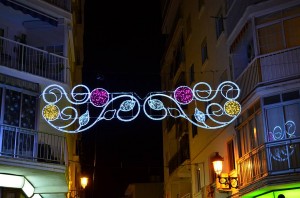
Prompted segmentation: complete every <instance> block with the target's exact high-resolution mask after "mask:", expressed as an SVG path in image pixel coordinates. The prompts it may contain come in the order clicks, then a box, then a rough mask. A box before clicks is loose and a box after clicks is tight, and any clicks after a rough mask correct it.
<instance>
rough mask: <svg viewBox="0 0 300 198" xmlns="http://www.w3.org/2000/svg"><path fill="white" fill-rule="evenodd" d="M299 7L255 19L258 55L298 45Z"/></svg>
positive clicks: (299, 41) (299, 29)
mask: <svg viewBox="0 0 300 198" xmlns="http://www.w3.org/2000/svg"><path fill="white" fill-rule="evenodd" d="M299 12H300V6H298V7H293V8H290V9H286V10H282V11H280V12H276V13H272V14H269V15H266V16H263V17H260V18H257V19H256V24H257V25H258V26H257V35H258V43H259V50H260V54H266V53H271V52H274V51H278V50H282V49H285V48H291V47H295V46H299V45H300V37H299V34H300V16H297V15H298V13H299Z"/></svg>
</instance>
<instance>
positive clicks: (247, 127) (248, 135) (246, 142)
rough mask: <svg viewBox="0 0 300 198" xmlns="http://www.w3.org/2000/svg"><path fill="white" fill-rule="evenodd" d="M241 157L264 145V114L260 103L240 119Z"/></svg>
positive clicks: (239, 142)
mask: <svg viewBox="0 0 300 198" xmlns="http://www.w3.org/2000/svg"><path fill="white" fill-rule="evenodd" d="M238 123H239V125H238V127H237V132H238V133H237V138H238V148H239V149H238V151H239V157H242V156H243V155H245V154H247V153H248V152H250V151H251V150H252V149H254V148H256V147H258V146H260V145H261V144H263V143H264V130H263V122H262V113H261V109H260V103H259V101H258V102H256V103H255V104H254V105H253V106H251V107H250V108H249V109H248V110H247V111H246V112H244V113H243V114H242V115H241V116H240V117H239V118H238Z"/></svg>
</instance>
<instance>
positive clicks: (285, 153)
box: [269, 120, 296, 162]
mask: <svg viewBox="0 0 300 198" xmlns="http://www.w3.org/2000/svg"><path fill="white" fill-rule="evenodd" d="M285 129H287V130H286V131H285V130H282V128H281V127H280V126H275V127H274V129H273V131H272V132H269V141H278V140H285V139H290V138H295V132H296V124H295V122H294V121H292V120H289V121H287V122H286V123H285ZM270 151H271V156H272V158H273V159H274V160H276V161H280V162H284V161H286V160H287V159H288V158H289V157H290V156H291V155H293V154H294V152H295V145H290V146H284V147H283V146H276V147H275V148H271V149H270Z"/></svg>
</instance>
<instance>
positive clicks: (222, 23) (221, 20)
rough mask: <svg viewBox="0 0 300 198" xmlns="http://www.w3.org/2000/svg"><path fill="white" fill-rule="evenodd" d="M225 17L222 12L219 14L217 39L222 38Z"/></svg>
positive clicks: (217, 17)
mask: <svg viewBox="0 0 300 198" xmlns="http://www.w3.org/2000/svg"><path fill="white" fill-rule="evenodd" d="M223 19H224V18H223V15H222V13H221V11H220V12H219V13H218V14H217V16H216V18H215V26H216V36H217V39H218V38H219V37H220V35H221V34H222V32H223V31H224V22H223Z"/></svg>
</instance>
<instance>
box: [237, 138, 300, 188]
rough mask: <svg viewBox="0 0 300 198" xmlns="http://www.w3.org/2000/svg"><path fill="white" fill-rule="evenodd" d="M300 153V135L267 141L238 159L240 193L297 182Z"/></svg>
mask: <svg viewBox="0 0 300 198" xmlns="http://www.w3.org/2000/svg"><path fill="white" fill-rule="evenodd" d="M299 156H300V138H292V139H285V140H281V141H273V142H268V143H265V144H264V145H262V146H260V147H259V148H257V149H255V150H252V151H251V152H250V153H248V154H246V155H245V156H243V157H242V158H240V159H239V161H238V172H239V186H240V191H241V193H244V192H245V193H247V191H248V190H247V189H252V190H253V189H256V188H263V187H267V186H272V184H273V185H274V184H287V183H292V182H295V181H297V182H299V174H300V158H299ZM269 190H270V188H269Z"/></svg>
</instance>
